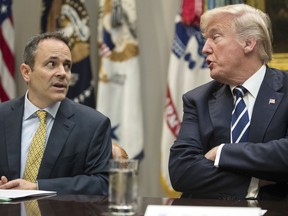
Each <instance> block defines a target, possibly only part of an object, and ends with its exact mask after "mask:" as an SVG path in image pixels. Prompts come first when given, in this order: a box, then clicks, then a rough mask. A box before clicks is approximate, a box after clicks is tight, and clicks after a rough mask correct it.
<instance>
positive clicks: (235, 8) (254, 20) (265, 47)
mask: <svg viewBox="0 0 288 216" xmlns="http://www.w3.org/2000/svg"><path fill="white" fill-rule="evenodd" d="M227 15H228V16H229V17H231V24H232V26H231V27H232V28H233V29H234V30H235V32H236V34H237V35H238V38H239V39H240V40H241V39H242V40H244V39H246V38H254V39H256V41H257V47H258V54H259V57H260V59H261V60H262V61H263V62H264V63H268V62H269V61H270V60H271V59H272V52H273V51H272V39H273V35H272V27H271V20H270V18H269V16H268V15H267V14H266V13H264V12H262V11H261V10H259V9H256V8H254V7H251V6H249V5H246V4H234V5H227V6H224V7H218V8H214V9H212V10H208V11H207V12H205V13H204V14H203V15H202V17H201V20H200V28H201V31H202V32H205V30H206V28H207V26H208V25H209V23H210V22H212V21H213V20H215V18H216V17H224V16H227Z"/></svg>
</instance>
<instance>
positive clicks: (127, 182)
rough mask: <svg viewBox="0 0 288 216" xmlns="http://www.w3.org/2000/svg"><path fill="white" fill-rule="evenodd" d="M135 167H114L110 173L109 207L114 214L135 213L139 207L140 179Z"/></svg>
mask: <svg viewBox="0 0 288 216" xmlns="http://www.w3.org/2000/svg"><path fill="white" fill-rule="evenodd" d="M137 180H138V179H137V173H136V172H135V170H133V169H112V170H110V175H109V182H110V184H109V209H110V211H111V212H112V214H114V215H123V214H125V215H133V214H134V213H135V211H136V209H137V196H138V181H137Z"/></svg>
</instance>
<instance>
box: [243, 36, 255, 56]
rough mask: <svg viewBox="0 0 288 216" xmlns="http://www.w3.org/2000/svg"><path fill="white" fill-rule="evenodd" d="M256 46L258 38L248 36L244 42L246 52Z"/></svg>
mask: <svg viewBox="0 0 288 216" xmlns="http://www.w3.org/2000/svg"><path fill="white" fill-rule="evenodd" d="M255 46H256V40H255V39H254V38H247V39H246V40H245V43H244V52H245V53H250V52H251V51H253V50H254V48H255Z"/></svg>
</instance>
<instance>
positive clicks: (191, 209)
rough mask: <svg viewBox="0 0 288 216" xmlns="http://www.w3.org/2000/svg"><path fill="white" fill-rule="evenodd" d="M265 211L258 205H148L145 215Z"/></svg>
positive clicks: (252, 215) (226, 215) (257, 214)
mask: <svg viewBox="0 0 288 216" xmlns="http://www.w3.org/2000/svg"><path fill="white" fill-rule="evenodd" d="M265 212H266V210H261V208H256V207H212V206H167V205H148V206H147V209H146V212H145V215H144V216H175V215H177V216H231V215H233V216H243V215H245V216H261V215H264V214H265Z"/></svg>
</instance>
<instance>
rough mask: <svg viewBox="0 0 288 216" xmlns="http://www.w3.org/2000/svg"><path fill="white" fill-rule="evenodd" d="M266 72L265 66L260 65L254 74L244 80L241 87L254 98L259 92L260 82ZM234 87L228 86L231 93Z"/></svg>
mask: <svg viewBox="0 0 288 216" xmlns="http://www.w3.org/2000/svg"><path fill="white" fill-rule="evenodd" d="M265 72H266V65H262V66H261V67H260V69H259V70H258V71H256V73H254V74H253V75H252V76H251V77H250V78H249V79H248V80H246V81H245V82H244V83H243V84H242V86H244V87H245V88H246V89H247V90H248V92H249V93H250V94H251V95H252V96H253V97H254V98H256V97H257V94H258V92H259V89H260V86H261V84H262V81H263V79H264V76H265ZM235 87H236V86H230V88H231V91H232V90H233V89H234V88H235Z"/></svg>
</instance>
